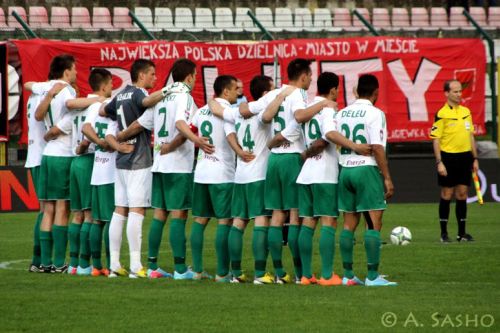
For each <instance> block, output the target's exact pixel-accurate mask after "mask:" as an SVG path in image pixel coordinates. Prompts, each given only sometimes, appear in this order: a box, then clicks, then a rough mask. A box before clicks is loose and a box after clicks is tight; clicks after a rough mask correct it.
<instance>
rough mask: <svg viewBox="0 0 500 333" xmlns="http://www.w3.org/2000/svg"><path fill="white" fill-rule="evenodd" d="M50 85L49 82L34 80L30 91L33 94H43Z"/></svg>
mask: <svg viewBox="0 0 500 333" xmlns="http://www.w3.org/2000/svg"><path fill="white" fill-rule="evenodd" d="M50 88H51V85H50V83H49V82H35V83H33V85H32V86H31V92H32V93H33V94H35V95H43V94H44V93H46V92H47V91H49V90H50Z"/></svg>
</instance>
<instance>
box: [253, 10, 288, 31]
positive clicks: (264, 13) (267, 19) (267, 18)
mask: <svg viewBox="0 0 500 333" xmlns="http://www.w3.org/2000/svg"><path fill="white" fill-rule="evenodd" d="M255 16H256V17H257V19H258V20H259V21H260V22H261V23H262V25H263V26H264V27H265V28H266V29H267V30H269V31H272V32H280V31H283V28H281V27H277V26H276V25H275V24H274V21H273V12H272V11H271V8H269V7H257V8H255Z"/></svg>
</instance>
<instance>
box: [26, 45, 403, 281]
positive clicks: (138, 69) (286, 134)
mask: <svg viewBox="0 0 500 333" xmlns="http://www.w3.org/2000/svg"><path fill="white" fill-rule="evenodd" d="M171 74H172V78H173V80H174V83H173V84H171V85H168V86H166V87H164V88H163V89H161V90H159V91H156V92H154V93H152V94H150V95H148V92H147V90H146V89H151V88H153V87H154V85H155V81H156V74H155V65H154V63H153V62H151V61H149V60H143V59H139V60H136V61H135V62H134V64H133V65H132V68H131V70H130V75H131V80H132V84H131V85H127V86H126V87H125V88H124V89H123V90H121V91H120V92H119V93H118V94H117V95H116V96H114V98H112V99H111V100H110V96H111V91H112V79H111V73H109V72H108V71H107V70H104V69H93V70H92V71H91V74H90V77H89V84H90V86H91V88H92V90H93V94H92V95H89V96H88V97H87V98H76V94H75V91H74V89H73V88H72V87H71V84H73V83H74V82H75V79H76V70H75V64H74V59H73V58H72V57H71V56H67V55H62V56H57V57H55V58H54V60H53V61H52V63H51V69H50V73H49V81H48V82H44V83H31V82H30V83H27V84H26V85H25V87H26V89H28V90H31V92H32V95H31V97H30V100H29V103H28V118H29V142H30V145H29V149H28V161H27V164H26V167H29V168H31V172H32V175H33V179H34V182H35V185H36V188H37V194H38V196H39V199H40V201H41V207H42V208H41V213H40V214H39V216H38V219H37V223H36V225H35V247H34V257H33V262H32V265H31V266H30V271H43V272H65V271H68V272H69V273H70V274H80V275H90V274H91V275H94V276H99V275H107V276H109V277H116V276H127V275H128V276H129V277H130V278H143V277H149V278H162V277H173V278H174V279H187V280H191V279H192V280H201V279H211V278H212V276H211V275H210V274H208V273H207V272H206V271H205V270H204V266H203V246H204V230H205V227H206V225H207V223H208V222H209V221H210V219H211V218H215V219H217V222H218V224H217V229H216V239H215V249H216V258H217V268H216V272H215V281H217V282H232V283H242V282H247V281H248V277H247V276H246V275H245V274H244V273H243V271H242V267H241V260H242V249H243V234H244V231H245V228H246V226H247V225H248V223H249V221H250V220H251V219H253V220H254V223H255V224H254V228H253V237H252V252H253V256H254V260H255V267H254V279H253V282H254V283H255V284H270V283H279V284H285V283H292V282H294V281H295V283H300V284H303V285H309V284H316V283H318V284H320V285H327V286H328V285H341V284H344V285H349V286H350V285H362V284H366V285H367V286H377V285H395V284H396V283H394V282H390V281H387V280H386V279H385V278H384V277H383V276H381V275H379V273H378V265H379V262H380V243H381V241H380V229H381V227H382V213H383V210H384V209H385V208H386V203H385V199H386V198H388V197H390V196H391V195H392V193H393V185H392V181H391V178H390V174H389V170H388V166H387V160H386V158H385V144H386V140H387V130H386V124H385V116H384V113H383V112H382V111H381V110H379V109H377V108H376V107H374V106H373V104H374V103H375V101H376V100H377V97H378V81H377V79H376V77H374V76H372V75H362V76H361V77H360V78H359V82H358V86H357V95H358V97H359V98H358V99H357V100H356V102H355V103H353V104H352V105H350V106H348V107H346V108H345V109H343V110H340V111H338V112H337V110H336V106H337V105H336V102H335V101H336V99H337V92H338V84H339V79H338V77H337V76H336V75H335V74H334V73H329V72H325V73H322V74H321V75H320V76H319V77H318V81H317V85H318V96H316V97H315V98H314V100H313V101H311V102H310V103H308V100H307V94H306V91H307V89H308V88H309V86H310V84H311V81H312V72H311V69H310V61H308V60H305V59H294V60H292V61H291V62H290V64H289V65H288V68H287V74H288V84H286V85H283V86H282V87H280V88H277V89H276V88H275V87H274V83H273V81H272V79H271V78H269V77H266V76H256V77H254V78H253V79H252V81H251V83H250V91H251V95H252V97H253V99H254V101H253V102H250V103H242V104H241V105H240V106H239V108H234V107H231V104H233V103H235V102H236V99H237V96H238V91H237V79H236V78H235V77H233V76H230V75H222V76H219V77H217V78H216V80H215V82H214V87H213V88H214V93H215V98H214V99H210V100H209V102H208V104H207V105H205V106H203V107H201V108H199V109H197V107H196V105H195V103H194V100H193V98H192V96H191V91H192V89H193V87H194V85H195V82H196V75H197V73H196V65H195V63H194V62H192V61H190V60H188V59H179V60H177V61H176V62H175V63H174V65H173V67H172V69H171ZM33 115H34V116H35V117H33ZM151 131H153V134H154V142H153V155H154V156H153V157H152V156H151V148H150V147H151V142H150V140H151ZM42 137H43V138H44V140H42ZM45 141H47V144H46V145H45V147H44V142H45ZM337 145H338V146H339V149H337ZM195 147H198V148H199V151H198V155H197V160H196V163H195ZM235 161H236V163H235ZM339 162H340V165H341V166H342V168H341V169H342V170H341V172H340V176H339V169H340V168H339ZM193 168H194V171H193ZM68 199H70V202H71V210H72V211H73V212H74V214H73V220H72V222H71V224H70V226H69V228H68V227H67V224H68V217H69V210H68ZM148 207H153V208H154V216H153V220H152V222H151V227H150V230H149V234H148V238H149V242H148V244H149V245H148V267H147V269H146V268H144V267H143V266H142V264H141V241H142V224H143V220H144V214H145V209H146V208H148ZM189 210H191V211H192V215H193V217H194V219H193V223H192V225H191V235H190V245H191V255H192V267H188V266H187V264H186V232H185V226H186V220H187V218H188V211H189ZM339 210H340V211H343V212H344V226H343V230H342V232H341V234H340V250H341V256H342V262H343V268H344V277H343V278H340V277H339V276H338V275H337V274H334V272H333V260H334V252H335V238H336V237H335V233H336V228H337V218H338V215H339ZM361 213H363V215H364V217H365V220H366V231H365V237H364V244H365V249H366V253H367V259H368V274H367V277H366V279H365V281H364V282H363V281H362V280H361V279H359V278H357V277H356V276H355V275H354V273H353V268H352V266H353V245H354V237H353V235H354V231H355V229H356V227H357V225H358V223H359V220H360V215H361ZM169 215H171V219H170V224H169V236H170V239H169V240H170V246H171V248H172V253H173V257H174V258H173V260H174V272H173V274H170V273H167V272H166V271H165V270H163V269H161V268H160V267H159V265H158V253H159V249H160V244H161V241H162V234H163V229H164V226H165V223H166V221H167V218H168V216H169ZM287 220H288V221H289V223H290V226H289V233H288V246H289V248H290V250H291V254H292V257H293V264H294V273H295V274H294V275H295V279H293V278H292V276H291V274H289V273H287V272H286V271H285V270H284V268H283V264H282V249H283V231H282V229H283V225H284V223H285V222H286V221H287ZM318 221H319V222H320V223H321V230H320V242H319V249H320V255H321V273H320V276H319V278H318V279H316V277H315V276H314V274H313V273H312V267H311V263H312V246H313V234H314V230H315V227H316V225H317V223H318ZM40 222H41V223H40ZM82 222H83V223H82ZM125 223H126V224H127V228H126V234H127V240H128V245H129V250H130V270H129V271H126V270H125V269H124V268H123V266H122V265H121V263H120V249H121V243H122V233H123V227H124V224H125ZM103 234H104V236H103ZM68 237H69V247H70V262H69V266H67V265H65V256H66V243H67V238H68ZM103 238H104V239H105V240H106V242H105V243H106V249H107V258H108V261H107V263H108V266H107V267H104V266H103V265H102V262H101V260H100V259H101V247H102V245H101V243H102V239H103ZM107 240H109V244H108V241H107ZM52 243H53V244H52ZM52 248H53V249H54V256H52ZM269 253H270V254H271V258H272V263H273V266H274V274H272V275H271V274H269V273H267V269H266V262H267V258H268V254H269ZM52 258H53V260H52ZM90 258H92V266H91V265H90Z"/></svg>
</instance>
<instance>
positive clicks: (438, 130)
mask: <svg viewBox="0 0 500 333" xmlns="http://www.w3.org/2000/svg"><path fill="white" fill-rule="evenodd" d="M443 128H444V120H443V119H442V118H441V117H440V112H439V111H438V112H437V113H436V115H435V116H434V123H433V124H432V127H431V133H430V134H429V137H430V138H431V139H439V138H440V137H441V135H443Z"/></svg>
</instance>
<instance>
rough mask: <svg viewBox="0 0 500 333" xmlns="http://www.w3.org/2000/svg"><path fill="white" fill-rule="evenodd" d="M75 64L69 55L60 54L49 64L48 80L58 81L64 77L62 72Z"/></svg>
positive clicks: (73, 58)
mask: <svg viewBox="0 0 500 333" xmlns="http://www.w3.org/2000/svg"><path fill="white" fill-rule="evenodd" d="M74 63H75V57H73V56H72V55H71V54H60V55H58V56H55V57H54V58H53V59H52V61H51V62H50V70H49V75H48V76H49V80H55V79H60V78H62V77H63V75H64V71H65V70H67V69H71V67H73V64H74Z"/></svg>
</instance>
